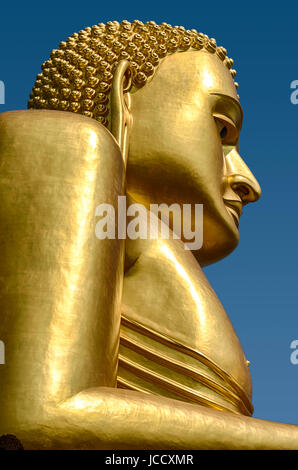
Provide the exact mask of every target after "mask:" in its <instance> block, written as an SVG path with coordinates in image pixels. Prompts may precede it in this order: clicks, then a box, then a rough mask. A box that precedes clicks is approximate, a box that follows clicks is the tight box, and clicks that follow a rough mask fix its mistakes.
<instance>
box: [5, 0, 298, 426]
mask: <svg viewBox="0 0 298 470" xmlns="http://www.w3.org/2000/svg"><path fill="white" fill-rule="evenodd" d="M297 15H298V6H297V4H296V6H295V4H294V2H287V1H283V2H260V1H258V2H253V1H246V2H239V1H238V2H233V1H229V2H223V1H220V2H219V1H215V0H213V1H212V2H208V1H206V0H205V1H201V2H200V1H184V2H173V1H171V2H169V1H168V0H163V1H156V0H151V1H150V2H140V1H138V2H133V1H130V2H123V1H122V2H107V3H103V2H100V1H99V0H97V1H96V2H94V1H88V2H69V1H66V0H64V1H63V2H61V1H59V2H58V1H57V0H51V1H50V2H47V1H44V2H33V1H30V0H28V1H26V2H23V3H16V2H2V4H1V7H0V18H1V21H0V25H1V26H0V80H2V81H4V83H5V86H6V104H5V105H0V112H2V111H7V110H14V109H25V108H26V103H27V99H28V95H29V93H30V91H31V87H32V85H33V83H34V80H35V76H36V74H37V73H39V71H40V65H41V63H42V62H43V61H44V60H46V59H48V56H49V53H50V51H51V50H52V49H53V48H56V47H57V46H58V44H59V42H60V41H61V40H64V39H65V38H67V37H68V36H69V35H71V34H72V33H73V32H77V31H79V30H80V29H83V28H85V27H86V26H92V25H93V24H96V23H98V22H106V21H109V20H118V21H121V20H122V19H127V20H133V19H139V20H142V21H147V20H155V21H156V22H157V23H158V22H163V21H166V22H167V23H170V24H172V25H183V26H185V27H187V28H190V29H191V28H196V29H197V30H198V31H201V32H203V33H206V34H208V36H209V37H215V38H216V40H217V43H218V44H219V45H222V46H224V47H226V48H227V49H228V55H229V56H230V57H232V58H234V60H235V65H234V68H236V70H237V72H238V74H237V81H238V82H239V84H240V87H239V94H240V101H241V104H242V106H243V108H244V124H243V130H242V138H241V147H240V150H241V154H242V156H243V158H244V159H245V161H246V162H247V164H248V165H249V167H250V168H251V170H252V171H253V173H254V174H255V176H256V177H257V179H258V180H259V182H260V184H261V186H262V190H263V195H262V198H261V200H260V201H259V202H258V203H256V204H252V205H250V206H248V207H247V208H245V209H244V214H243V216H242V218H241V223H240V238H241V240H240V244H239V246H238V248H237V249H236V251H235V252H234V253H233V254H232V255H230V256H229V257H227V258H226V259H225V260H223V261H221V262H219V263H217V264H215V265H213V266H210V267H208V268H206V269H205V273H206V275H207V276H208V278H209V280H210V281H211V284H212V286H213V288H214V289H215V291H216V293H217V294H218V296H219V298H220V300H221V301H222V303H223V305H224V307H225V309H226V310H227V312H228V314H229V316H230V318H231V320H232V323H233V325H234V327H235V329H236V331H237V333H238V336H239V338H240V341H241V343H242V345H243V348H244V350H245V353H246V356H247V358H248V359H249V360H250V361H251V366H250V368H251V373H252V378H253V389H254V394H253V402H254V406H255V415H254V416H255V417H258V418H265V419H270V420H275V421H282V422H288V423H294V424H298V406H297V398H296V397H297V391H298V365H293V364H291V362H290V354H291V349H290V343H291V342H292V341H293V340H295V339H297V340H298V295H297V279H298V276H297V274H298V268H297V260H298V256H297V255H298V250H297V229H298V220H297V201H298V199H297V195H298V189H297V186H298V185H297V182H298V179H297V174H298V150H297V145H298V105H293V104H292V103H291V101H290V94H291V90H290V83H291V82H292V81H293V80H298V55H297V46H298V33H297V17H298V16H297ZM214 347H215V348H220V347H221V345H220V344H214Z"/></svg>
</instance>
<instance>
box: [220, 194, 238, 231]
mask: <svg viewBox="0 0 298 470" xmlns="http://www.w3.org/2000/svg"><path fill="white" fill-rule="evenodd" d="M224 204H225V206H226V209H227V211H228V212H229V214H231V216H232V217H233V219H234V221H235V223H236V225H237V227H238V226H239V219H240V217H241V214H242V203H241V202H240V201H231V200H226V199H224Z"/></svg>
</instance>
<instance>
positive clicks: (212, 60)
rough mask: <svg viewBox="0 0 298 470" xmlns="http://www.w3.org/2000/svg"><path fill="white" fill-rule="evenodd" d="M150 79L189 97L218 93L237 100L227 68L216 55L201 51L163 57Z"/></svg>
mask: <svg viewBox="0 0 298 470" xmlns="http://www.w3.org/2000/svg"><path fill="white" fill-rule="evenodd" d="M153 80H155V81H159V82H160V85H161V86H163V85H164V86H166V85H167V86H169V87H171V89H172V93H174V92H176V93H183V94H184V95H189V96H190V97H191V96H192V97H193V96H194V95H197V96H199V95H200V96H202V94H204V95H205V94H206V95H209V94H211V93H220V94H223V95H228V96H231V97H232V98H234V99H238V97H237V91H236V88H235V85H234V80H233V78H232V76H231V74H230V71H229V69H228V68H227V67H226V66H225V64H224V63H223V62H222V61H221V59H220V58H219V57H217V55H215V54H211V53H210V52H208V51H205V50H201V51H187V52H181V53H176V54H172V55H170V56H168V57H166V58H165V59H164V60H163V62H162V63H161V65H160V67H159V70H158V71H157V74H156V77H155V78H154V79H153Z"/></svg>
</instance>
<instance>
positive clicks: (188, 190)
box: [127, 51, 260, 264]
mask: <svg viewBox="0 0 298 470" xmlns="http://www.w3.org/2000/svg"><path fill="white" fill-rule="evenodd" d="M131 110H132V120H133V121H132V122H133V123H132V129H131V134H130V144H129V155H128V168H127V190H128V192H129V193H130V194H131V195H132V196H133V197H134V198H135V199H136V200H137V201H138V202H141V203H143V204H145V205H147V206H149V204H151V203H155V204H161V203H166V204H168V205H170V204H172V203H179V204H192V205H193V207H194V204H203V211H204V212H203V213H204V230H203V246H202V248H201V249H200V250H197V251H196V252H194V255H195V256H196V257H197V259H198V260H199V262H200V263H201V264H209V263H212V262H214V261H217V260H219V259H220V258H223V257H224V256H226V255H227V254H229V253H230V252H231V251H232V250H233V249H234V248H235V247H236V246H237V243H238V240H239V233H238V223H239V217H240V216H241V212H242V206H243V205H244V204H246V203H248V202H253V201H255V200H256V199H258V198H259V196H260V187H259V185H258V182H257V181H256V179H255V178H254V176H253V175H252V173H251V172H250V170H249V169H248V167H247V166H246V164H245V163H244V161H243V160H242V159H241V157H240V155H239V153H238V151H237V147H238V140H239V133H240V128H241V122H242V110H241V107H240V104H239V102H238V98H237V92H236V89H235V86H234V82H233V79H232V76H231V74H230V72H229V70H228V69H227V68H226V66H225V65H224V64H223V62H222V61H221V60H220V59H219V58H218V57H217V56H216V55H214V54H210V53H209V52H207V51H189V52H183V53H177V54H173V55H171V56H168V57H167V58H166V59H165V60H164V61H163V62H162V63H161V65H160V67H159V69H158V70H157V72H156V74H155V75H154V77H153V78H152V80H151V81H150V82H149V83H147V84H146V85H145V87H143V88H142V89H140V90H138V91H137V92H136V93H134V94H133V95H132V107H131ZM182 239H183V237H182Z"/></svg>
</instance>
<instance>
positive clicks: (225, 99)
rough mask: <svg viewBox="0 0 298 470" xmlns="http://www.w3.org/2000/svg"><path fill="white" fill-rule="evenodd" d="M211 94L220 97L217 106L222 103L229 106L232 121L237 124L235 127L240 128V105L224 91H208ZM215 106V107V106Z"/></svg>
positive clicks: (241, 115)
mask: <svg viewBox="0 0 298 470" xmlns="http://www.w3.org/2000/svg"><path fill="white" fill-rule="evenodd" d="M210 95H212V96H218V97H220V98H221V100H220V103H218V105H217V106H218V108H220V107H221V106H222V105H223V104H224V103H226V104H227V105H228V107H230V108H231V111H232V114H233V121H234V122H235V124H236V125H237V127H238V128H239V129H240V128H241V124H242V119H243V110H242V106H241V104H240V103H239V101H237V100H236V99H235V98H233V97H232V96H229V95H225V94H224V93H216V92H214V93H210ZM217 106H216V107H217Z"/></svg>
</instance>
